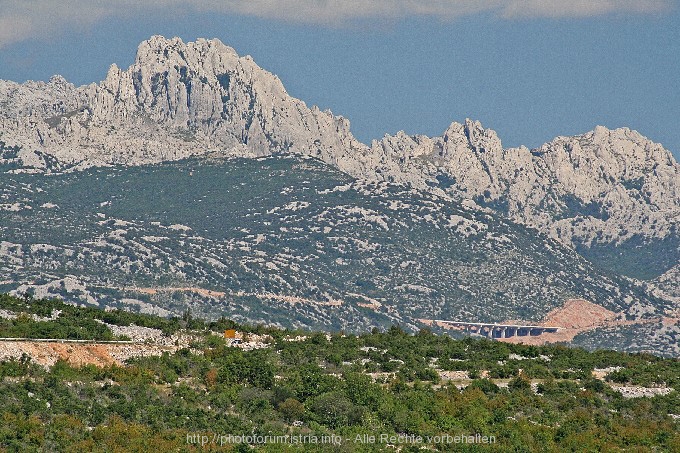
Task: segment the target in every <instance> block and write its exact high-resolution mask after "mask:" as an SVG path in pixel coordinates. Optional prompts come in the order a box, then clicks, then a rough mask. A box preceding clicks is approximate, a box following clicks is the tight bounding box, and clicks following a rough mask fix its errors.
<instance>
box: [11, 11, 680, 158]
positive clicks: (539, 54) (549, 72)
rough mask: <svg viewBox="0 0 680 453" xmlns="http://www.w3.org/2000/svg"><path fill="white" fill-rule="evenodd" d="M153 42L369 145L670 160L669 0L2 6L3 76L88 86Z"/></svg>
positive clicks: (679, 149)
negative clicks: (605, 152)
mask: <svg viewBox="0 0 680 453" xmlns="http://www.w3.org/2000/svg"><path fill="white" fill-rule="evenodd" d="M153 34H162V35H164V36H167V37H171V36H180V37H181V38H182V39H184V40H185V41H186V40H193V39H195V38H198V37H206V38H213V37H217V38H219V39H220V40H222V41H223V42H224V43H225V44H228V45H230V46H232V47H234V48H235V49H236V50H237V51H238V52H239V53H240V54H250V55H252V56H253V58H254V59H255V61H256V62H257V63H258V64H259V65H260V66H262V67H264V68H265V69H268V70H270V71H272V72H274V73H276V74H277V75H279V77H280V78H281V80H282V81H283V83H284V85H285V86H286V88H287V89H288V92H289V93H290V94H292V95H293V96H295V97H298V98H300V99H302V100H304V101H305V102H307V103H308V104H310V105H311V104H317V105H319V106H320V107H321V108H322V109H325V108H330V109H331V110H332V111H333V112H334V113H336V114H340V115H343V116H345V117H347V118H349V119H350V121H351V123H352V130H353V132H354V134H355V135H356V136H357V137H358V138H359V139H360V140H362V141H364V142H368V141H370V140H371V139H373V138H380V137H382V136H383V135H384V134H385V133H390V134H393V133H395V132H397V131H398V130H405V131H406V132H407V133H423V134H428V135H439V134H441V133H442V132H443V131H444V130H445V129H446V127H447V126H448V125H449V124H450V123H451V122H452V121H462V120H464V119H465V118H466V117H469V118H473V119H478V120H480V121H481V122H482V123H483V124H484V126H485V127H490V128H492V129H495V130H496V131H497V132H498V134H499V136H500V137H501V139H502V140H503V143H504V145H505V146H516V145H520V144H524V145H527V146H529V147H532V146H537V145H539V144H541V143H543V142H545V141H548V140H550V139H552V138H553V137H555V136H557V135H572V134H578V133H582V132H586V131H589V130H591V129H593V128H594V127H595V126H596V125H598V124H601V125H604V126H607V127H610V128H614V127H621V126H626V127H630V128H631V129H636V130H638V131H640V132H641V133H642V134H644V135H646V136H648V137H649V138H651V139H652V140H654V141H657V142H660V143H662V144H664V146H665V147H666V148H668V149H670V150H671V151H673V152H674V154H675V156H676V158H677V157H680V83H679V82H680V5H678V2H677V1H674V0H637V1H635V0H573V1H569V0H477V1H468V0H431V1H425V0H421V1H417V0H373V1H371V0H281V1H267V0H207V1H191V0H190V1H179V0H151V1H145V2H140V1H132V0H109V1H101V0H61V1H48V0H32V1H26V0H0V78H2V79H11V80H15V81H24V80H27V79H34V80H36V79H37V80H46V79H48V78H49V76H50V75H52V74H62V75H63V76H64V77H66V78H67V79H68V80H69V81H71V82H73V83H76V84H85V83H90V82H98V81H100V80H101V79H103V78H104V77H105V75H106V71H107V69H108V66H109V65H110V64H111V63H117V64H118V65H119V66H123V67H127V66H128V65H129V64H131V63H132V61H133V60H134V56H135V51H136V48H137V45H138V44H139V42H140V41H142V40H144V39H147V38H148V37H149V36H151V35H153Z"/></svg>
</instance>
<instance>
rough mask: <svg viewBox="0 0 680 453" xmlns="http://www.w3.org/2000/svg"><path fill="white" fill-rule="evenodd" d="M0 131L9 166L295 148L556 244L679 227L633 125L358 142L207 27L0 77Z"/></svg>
mask: <svg viewBox="0 0 680 453" xmlns="http://www.w3.org/2000/svg"><path fill="white" fill-rule="evenodd" d="M0 133H1V134H2V135H0V141H1V142H2V143H4V144H2V143H0V145H2V146H1V147H0V166H2V165H3V164H4V165H5V166H7V165H9V168H10V169H13V170H15V171H16V170H17V169H19V168H20V167H24V168H23V170H21V171H30V169H31V168H32V169H33V170H32V171H52V170H63V169H65V168H68V167H75V168H79V167H86V166H92V165H107V164H114V163H121V164H127V165H136V164H143V163H151V162H160V161H165V160H174V159H181V158H185V157H188V156H193V155H199V154H206V155H214V156H215V155H216V156H263V155H269V154H273V153H299V154H304V155H311V156H314V157H317V158H319V159H321V160H323V161H324V162H327V163H329V164H331V165H334V166H336V167H337V168H339V169H340V170H342V171H344V172H346V173H348V174H350V175H352V176H355V177H360V178H368V179H383V180H388V181H393V182H398V183H403V184H408V185H412V186H414V187H418V188H429V189H432V190H436V191H444V192H447V193H448V194H450V195H452V196H453V197H455V198H467V199H471V200H474V202H475V203H477V204H479V205H481V206H486V207H490V208H493V209H495V210H498V211H501V212H503V213H504V214H506V215H508V216H509V217H510V218H512V219H513V220H515V221H519V222H522V223H525V224H528V225H530V226H533V227H536V228H538V229H539V230H541V231H543V232H546V233H548V234H550V235H551V236H553V237H556V238H559V239H560V240H562V241H563V242H565V243H567V244H576V245H581V246H585V247H590V246H592V245H594V244H620V243H622V242H624V241H627V240H630V239H632V238H634V236H636V235H637V236H638V237H642V238H647V239H652V240H666V239H667V238H676V239H677V238H678V237H680V233H679V230H680V228H679V227H678V222H679V219H680V165H678V164H677V163H676V162H675V161H674V159H673V157H672V155H671V154H670V153H669V152H668V151H666V150H664V149H663V148H662V147H661V145H658V144H655V143H653V142H651V141H650V140H648V139H646V138H645V137H643V136H641V135H640V134H638V133H637V132H635V131H631V130H628V129H617V130H608V129H606V128H603V127H597V128H596V129H595V130H594V131H592V132H589V133H586V134H583V135H580V136H576V137H558V138H556V139H555V140H553V141H552V142H550V143H547V144H545V145H543V146H541V147H540V148H538V149H534V150H529V149H528V148H525V147H520V148H509V149H506V148H503V146H502V144H501V141H500V139H499V138H498V136H497V135H496V133H495V132H494V131H492V130H490V129H484V128H483V127H482V126H481V124H480V123H479V122H474V121H470V120H466V121H465V122H464V123H463V124H460V123H453V124H451V126H450V127H449V128H448V129H447V130H446V131H445V132H444V134H443V135H442V136H441V137H434V138H430V137H426V136H420V135H419V136H408V135H406V134H404V133H398V134H397V135H396V136H386V137H385V138H383V139H382V140H380V141H374V142H373V143H372V144H371V146H370V147H368V146H366V145H364V144H361V143H359V142H358V141H357V140H356V139H355V138H354V137H353V136H352V134H351V133H350V131H349V122H348V121H347V120H346V119H344V118H342V117H336V116H333V114H332V113H330V112H328V111H325V112H322V111H320V110H319V109H318V108H317V107H311V108H309V107H307V106H306V105H305V103H304V102H302V101H300V100H298V99H295V98H292V97H291V96H289V95H288V94H287V93H286V91H285V89H284V87H283V85H282V84H281V81H280V80H279V79H278V78H277V77H276V76H275V75H273V74H271V73H269V72H267V71H265V70H263V69H261V68H260V67H259V66H257V65H256V64H255V62H254V61H253V60H252V59H251V58H250V57H249V56H246V57H240V56H238V55H237V54H236V52H235V51H234V50H233V49H232V48H230V47H227V46H225V45H224V44H222V43H221V42H220V41H218V40H204V39H199V40H197V41H196V42H190V43H183V42H182V41H181V40H180V39H178V38H174V39H165V38H163V37H160V36H154V37H152V38H151V39H149V40H148V41H144V42H143V43H141V44H140V46H139V49H138V53H137V58H136V60H135V63H134V64H133V65H132V66H131V67H130V68H128V69H127V70H122V69H120V68H118V67H116V66H115V65H114V66H112V67H111V68H110V70H109V73H108V75H107V77H106V79H105V80H104V81H103V82H101V83H100V84H99V85H97V84H92V85H89V86H84V87H80V88H76V87H74V86H73V85H71V84H68V83H67V82H66V81H65V80H64V79H63V78H61V77H59V76H55V77H53V78H52V79H51V80H50V81H49V82H48V83H43V82H27V83H25V84H23V85H18V84H16V83H13V82H5V81H0ZM27 169H29V170H27ZM676 239H672V240H671V241H670V246H671V248H674V247H677V245H676V244H680V241H678V240H676ZM679 254H680V251H679V250H673V251H672V256H671V257H670V260H671V265H672V264H673V263H672V261H673V260H676V261H677V258H676V256H679ZM667 267H668V266H666V268H667Z"/></svg>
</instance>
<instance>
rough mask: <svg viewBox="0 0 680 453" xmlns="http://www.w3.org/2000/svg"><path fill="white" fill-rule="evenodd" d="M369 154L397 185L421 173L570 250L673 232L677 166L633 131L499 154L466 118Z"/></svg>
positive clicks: (385, 143)
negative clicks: (433, 133) (575, 244)
mask: <svg viewBox="0 0 680 453" xmlns="http://www.w3.org/2000/svg"><path fill="white" fill-rule="evenodd" d="M372 150H373V152H374V153H375V154H382V155H383V156H384V159H383V160H384V161H386V162H388V165H384V166H383V168H382V169H381V170H382V172H383V173H384V174H390V175H393V178H394V179H402V178H403V176H401V177H400V176H399V175H401V174H404V173H407V174H408V176H409V177H410V178H411V180H413V177H414V175H421V178H424V179H423V182H425V181H428V180H429V183H430V185H436V186H438V187H440V188H443V189H444V190H446V191H447V192H449V193H451V194H452V195H455V196H463V197H465V198H471V199H473V200H475V201H476V202H477V203H478V204H480V205H482V206H489V207H493V208H495V209H497V210H500V211H502V212H504V213H506V214H507V215H509V216H510V217H511V218H512V219H514V220H516V221H519V222H522V223H526V224H529V225H531V226H533V227H535V228H538V229H539V230H542V231H544V232H546V233H549V234H551V235H552V236H553V237H556V238H560V239H561V240H563V241H564V242H567V243H571V242H572V241H574V240H577V241H579V242H582V243H585V244H586V245H591V244H592V243H593V242H594V241H595V242H604V243H611V242H613V243H620V242H622V241H625V240H627V239H630V238H631V237H633V236H634V235H636V234H637V235H642V236H645V237H650V238H665V237H668V236H669V235H677V234H678V222H679V219H680V165H678V164H677V163H676V162H675V160H674V159H673V157H672V155H671V153H670V152H669V151H667V150H665V149H663V147H662V146H661V145H659V144H656V143H653V142H652V141H650V140H648V139H646V138H645V137H643V136H642V135H640V134H639V133H637V132H635V131H631V130H629V129H625V128H623V129H616V130H608V129H606V128H604V127H601V126H598V127H597V128H595V130H594V131H592V132H589V133H586V134H583V135H580V136H576V137H558V138H556V139H555V140H553V141H552V142H550V143H546V144H545V145H543V146H541V147H540V148H538V149H534V150H529V149H528V148H526V147H520V148H503V146H502V145H501V141H500V140H499V138H498V136H497V135H496V133H495V132H494V131H492V130H489V129H484V128H482V126H481V124H480V123H479V122H473V121H470V120H467V121H466V122H465V124H458V123H453V124H452V125H451V126H450V127H449V129H448V130H447V131H446V132H445V133H444V135H443V136H442V137H436V138H432V139H430V138H427V137H422V136H414V137H408V136H405V135H402V134H398V135H397V136H396V137H389V136H388V137H385V138H384V139H383V140H382V141H380V142H373V145H372ZM393 162H399V166H398V168H395V167H394V166H393V165H389V164H392V163H393ZM413 167H416V168H418V171H415V172H414V171H410V170H411V169H412V168H413Z"/></svg>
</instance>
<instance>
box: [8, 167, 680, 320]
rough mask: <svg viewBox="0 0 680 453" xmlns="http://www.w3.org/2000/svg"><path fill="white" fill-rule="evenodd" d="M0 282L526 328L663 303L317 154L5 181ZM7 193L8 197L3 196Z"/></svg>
mask: <svg viewBox="0 0 680 453" xmlns="http://www.w3.org/2000/svg"><path fill="white" fill-rule="evenodd" d="M0 187H2V191H1V192H0V194H1V195H0V196H1V199H2V203H4V204H2V208H3V209H4V212H3V217H2V221H1V222H0V237H2V238H3V239H2V242H0V256H1V257H2V260H0V273H1V275H3V276H4V278H6V279H7V280H6V281H5V282H4V285H2V286H0V290H3V291H8V290H13V291H15V292H16V293H18V294H22V293H24V292H26V291H32V292H34V293H35V294H37V295H38V296H45V295H58V296H60V297H64V298H65V299H66V300H69V301H72V302H85V303H90V304H100V305H108V306H114V305H116V306H124V305H128V306H137V307H138V308H139V309H142V310H151V311H156V312H161V313H175V314H180V313H182V312H184V311H185V310H186V309H187V307H189V308H191V310H193V311H194V312H195V313H199V314H203V315H206V316H210V317H216V316H220V315H222V314H226V315H228V316H230V317H233V318H236V319H241V320H248V321H251V322H262V323H267V324H279V325H287V326H291V325H292V326H312V327H318V328H324V329H344V330H362V329H367V328H370V327H372V326H376V325H383V326H387V325H391V324H392V323H400V324H403V325H404V326H406V327H408V328H410V329H417V328H419V327H420V326H421V324H420V323H419V322H418V321H417V320H418V319H420V318H437V319H465V320H470V321H484V322H487V321H503V320H507V319H526V320H533V321H538V320H540V319H541V318H542V317H543V316H544V315H545V314H546V313H547V312H548V311H550V310H551V309H553V308H555V307H557V306H560V305H561V304H562V303H563V302H564V301H565V299H568V298H585V299H588V300H590V301H592V302H594V303H597V304H599V305H601V306H603V307H606V308H607V309H610V310H612V311H615V312H624V313H626V314H627V315H628V316H629V317H631V318H638V317H649V316H658V315H660V314H663V313H664V312H666V311H667V310H671V309H672V306H671V305H670V304H668V303H666V302H664V301H663V300H661V299H658V298H656V297H655V296H653V295H651V293H650V291H649V290H648V289H647V288H646V287H645V286H642V285H639V284H635V283H633V282H631V281H629V280H627V279H623V278H620V277H616V276H612V275H607V274H604V273H602V272H600V271H598V270H597V269H596V268H594V267H593V265H591V264H590V263H589V262H588V261H586V260H584V259H583V258H581V257H580V256H579V255H578V254H577V253H576V252H574V251H573V250H571V249H569V248H566V247H564V246H563V245H561V244H560V243H559V242H557V241H554V240H551V239H549V238H547V237H541V236H540V235H539V234H538V233H537V232H536V230H531V229H527V228H525V227H523V226H521V225H517V224H514V223H512V222H510V221H508V220H504V219H503V218H502V217H500V216H498V215H496V214H493V213H491V212H482V211H480V210H478V209H474V208H470V207H468V206H467V204H466V203H463V204H460V203H458V202H456V201H454V200H451V199H449V198H445V197H439V196H436V195H433V194H431V193H429V192H422V191H417V190H414V189H408V188H406V187H404V186H400V185H395V184H388V183H384V182H365V181H361V180H354V179H352V178H349V177H348V176H347V175H346V174H344V173H342V172H339V171H338V170H336V169H334V168H332V167H330V166H327V165H326V164H323V163H322V162H320V161H318V160H313V159H299V158H291V157H270V158H260V159H238V160H228V161H223V160H215V161H205V160H185V161H179V162H174V163H164V164H159V165H147V166H136V167H123V166H117V167H112V168H92V169H88V170H84V171H82V172H74V173H67V174H61V175H51V176H42V175H24V174H15V175H11V174H10V175H5V177H4V178H3V180H2V184H1V186H0ZM12 200H14V201H15V203H14V204H10V202H9V201H12Z"/></svg>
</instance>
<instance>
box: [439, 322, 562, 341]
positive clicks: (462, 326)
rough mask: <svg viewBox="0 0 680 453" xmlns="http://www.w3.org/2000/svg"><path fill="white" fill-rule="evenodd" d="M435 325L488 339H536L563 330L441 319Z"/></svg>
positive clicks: (558, 328) (547, 327)
mask: <svg viewBox="0 0 680 453" xmlns="http://www.w3.org/2000/svg"><path fill="white" fill-rule="evenodd" d="M434 324H435V325H440V326H442V327H452V328H455V329H458V330H462V331H464V332H468V333H470V334H476V335H481V336H483V337H486V338H510V337H514V336H518V337H527V336H531V337H536V336H539V335H541V334H543V333H547V332H549V333H554V332H557V331H558V330H560V329H561V327H549V326H531V325H519V324H493V323H484V322H462V321H444V320H440V319H435V320H434Z"/></svg>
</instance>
